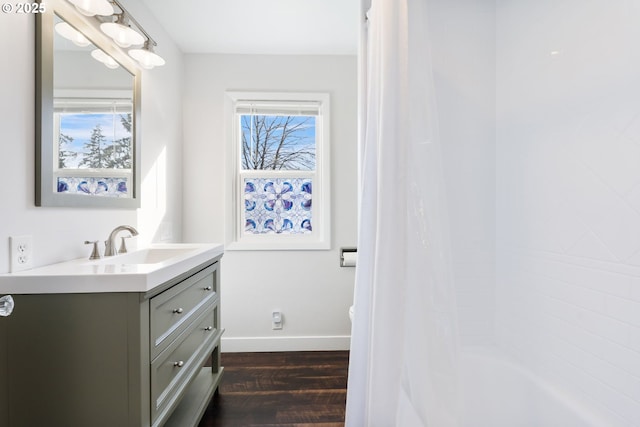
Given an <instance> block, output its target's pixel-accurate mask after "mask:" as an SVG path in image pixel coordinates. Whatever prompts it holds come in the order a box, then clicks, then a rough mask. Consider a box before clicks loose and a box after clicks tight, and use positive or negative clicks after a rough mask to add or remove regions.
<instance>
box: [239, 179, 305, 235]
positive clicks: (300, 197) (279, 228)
mask: <svg viewBox="0 0 640 427" xmlns="http://www.w3.org/2000/svg"><path fill="white" fill-rule="evenodd" d="M311 202H312V180H311V179H310V178H277V179H276V178H245V180H244V213H245V233H248V234H269V233H274V234H309V233H311V231H312V230H313V228H312V227H313V218H312V209H311Z"/></svg>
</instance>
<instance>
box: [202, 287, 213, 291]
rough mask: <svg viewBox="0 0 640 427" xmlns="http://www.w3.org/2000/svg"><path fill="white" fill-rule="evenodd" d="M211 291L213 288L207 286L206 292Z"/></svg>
mask: <svg viewBox="0 0 640 427" xmlns="http://www.w3.org/2000/svg"><path fill="white" fill-rule="evenodd" d="M211 289H213V288H212V287H211V286H207V287H206V288H204V290H205V291H210V290H211Z"/></svg>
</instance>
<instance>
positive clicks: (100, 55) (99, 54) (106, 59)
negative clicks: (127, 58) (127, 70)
mask: <svg viewBox="0 0 640 427" xmlns="http://www.w3.org/2000/svg"><path fill="white" fill-rule="evenodd" d="M91 56H92V57H93V59H96V60H98V61H100V62H102V63H103V64H104V65H105V66H106V67H107V68H111V69H112V70H113V69H115V68H118V67H119V66H120V64H118V63H117V62H116V61H115V59H113V58H112V57H110V56H109V55H107V54H106V53H104V51H102V50H101V49H95V50H92V51H91Z"/></svg>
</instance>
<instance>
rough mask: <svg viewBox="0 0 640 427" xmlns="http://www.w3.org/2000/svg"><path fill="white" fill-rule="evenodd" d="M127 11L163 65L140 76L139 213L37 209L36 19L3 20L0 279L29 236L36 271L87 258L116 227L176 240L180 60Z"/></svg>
mask: <svg viewBox="0 0 640 427" xmlns="http://www.w3.org/2000/svg"><path fill="white" fill-rule="evenodd" d="M125 5H126V7H127V8H128V9H130V11H131V12H132V13H133V14H134V16H135V17H136V18H137V19H138V20H139V21H140V22H141V23H142V24H143V25H144V27H145V29H147V30H148V31H149V32H150V33H151V34H152V35H153V36H154V37H155V38H156V39H157V41H158V44H159V48H158V52H159V53H160V54H161V55H163V56H164V57H165V59H166V60H167V65H166V66H165V67H163V68H158V69H154V70H152V71H148V72H144V74H143V85H142V96H143V103H142V116H143V118H142V177H143V184H142V191H143V195H142V208H141V209H139V210H106V209H68V208H46V207H35V205H34V199H35V196H34V186H35V183H34V173H35V172H34V163H35V159H34V153H35V148H34V147H35V132H34V129H35V123H34V109H35V108H34V96H35V95H34V93H35V89H34V81H35V65H34V57H35V53H34V52H35V47H34V46H35V44H34V43H35V19H34V17H33V16H30V15H23V14H5V13H2V14H0V53H1V54H2V56H3V57H4V58H5V60H4V61H2V62H1V63H0V81H2V82H3V83H2V85H0V100H1V101H0V129H2V140H1V142H0V144H1V146H2V158H3V159H4V160H3V164H2V167H0V182H1V183H2V184H1V185H0V273H5V272H8V271H9V236H15V235H22V234H31V235H32V236H33V244H34V259H33V260H34V264H35V266H40V265H45V264H49V263H53V262H57V261H63V260H68V259H73V258H78V257H82V256H88V255H89V253H90V248H89V247H87V246H85V245H84V244H83V242H84V241H85V240H97V239H100V240H104V239H106V237H107V236H108V234H109V231H110V230H111V229H113V228H114V227H115V226H117V225H120V224H131V225H134V226H136V227H138V230H139V231H140V232H141V236H139V237H138V238H137V240H138V241H139V242H149V241H152V240H160V238H161V237H162V236H161V234H163V235H164V237H165V238H170V237H172V238H173V239H175V240H180V238H181V222H182V209H181V207H180V204H181V180H182V156H181V137H182V106H181V92H182V90H181V87H182V81H183V71H182V54H181V53H180V51H179V50H178V49H177V48H176V47H175V45H174V44H173V42H171V40H170V39H169V38H168V37H167V36H166V34H165V33H164V31H163V30H162V29H161V28H160V27H159V26H158V25H157V24H156V23H155V21H154V19H153V17H152V15H151V14H150V13H149V12H148V10H146V8H145V7H144V6H142V4H141V3H140V2H138V1H135V0H130V1H127V2H126V3H125ZM161 225H162V226H161ZM161 231H163V232H161ZM132 243H134V242H132Z"/></svg>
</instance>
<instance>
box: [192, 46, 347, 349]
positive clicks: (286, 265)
mask: <svg viewBox="0 0 640 427" xmlns="http://www.w3.org/2000/svg"><path fill="white" fill-rule="evenodd" d="M185 69H186V74H185V77H186V78H185V82H186V86H185V97H184V100H185V105H184V114H185V115H184V123H185V147H184V155H185V159H184V180H185V181H184V182H185V184H184V214H183V215H184V240H185V241H193V242H224V239H225V227H230V226H232V225H231V224H225V206H226V203H227V201H226V200H225V198H224V197H225V186H226V185H229V183H226V182H225V159H226V154H225V153H226V150H227V146H228V144H229V141H226V140H225V138H224V134H225V123H224V116H225V115H224V109H223V106H224V93H225V91H227V90H235V91H286V92H291V91H298V92H328V93H329V94H330V97H331V161H330V163H331V191H332V199H331V206H332V213H331V222H332V233H331V241H332V244H331V250H328V251H227V252H226V253H225V255H224V258H223V263H222V294H221V297H222V301H223V303H222V307H223V308H222V323H223V326H224V328H225V329H226V332H225V335H224V337H223V351H227V352H229V351H268V350H305V349H321V350H329V349H344V348H348V345H349V335H350V331H351V324H350V322H349V317H348V308H349V306H350V305H351V304H352V300H353V282H354V269H353V268H341V267H339V262H338V261H339V252H338V250H339V248H340V247H343V246H354V245H355V242H356V233H357V230H356V203H357V201H356V167H357V166H356V165H357V160H356V123H357V122H356V120H357V117H356V101H357V92H356V91H357V85H356V57H355V56H269V55H215V54H210V55H187V56H186V68H185ZM274 309H278V310H281V311H282V313H283V315H284V329H283V330H281V331H273V330H271V321H270V316H271V312H272V311H273V310H274Z"/></svg>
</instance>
